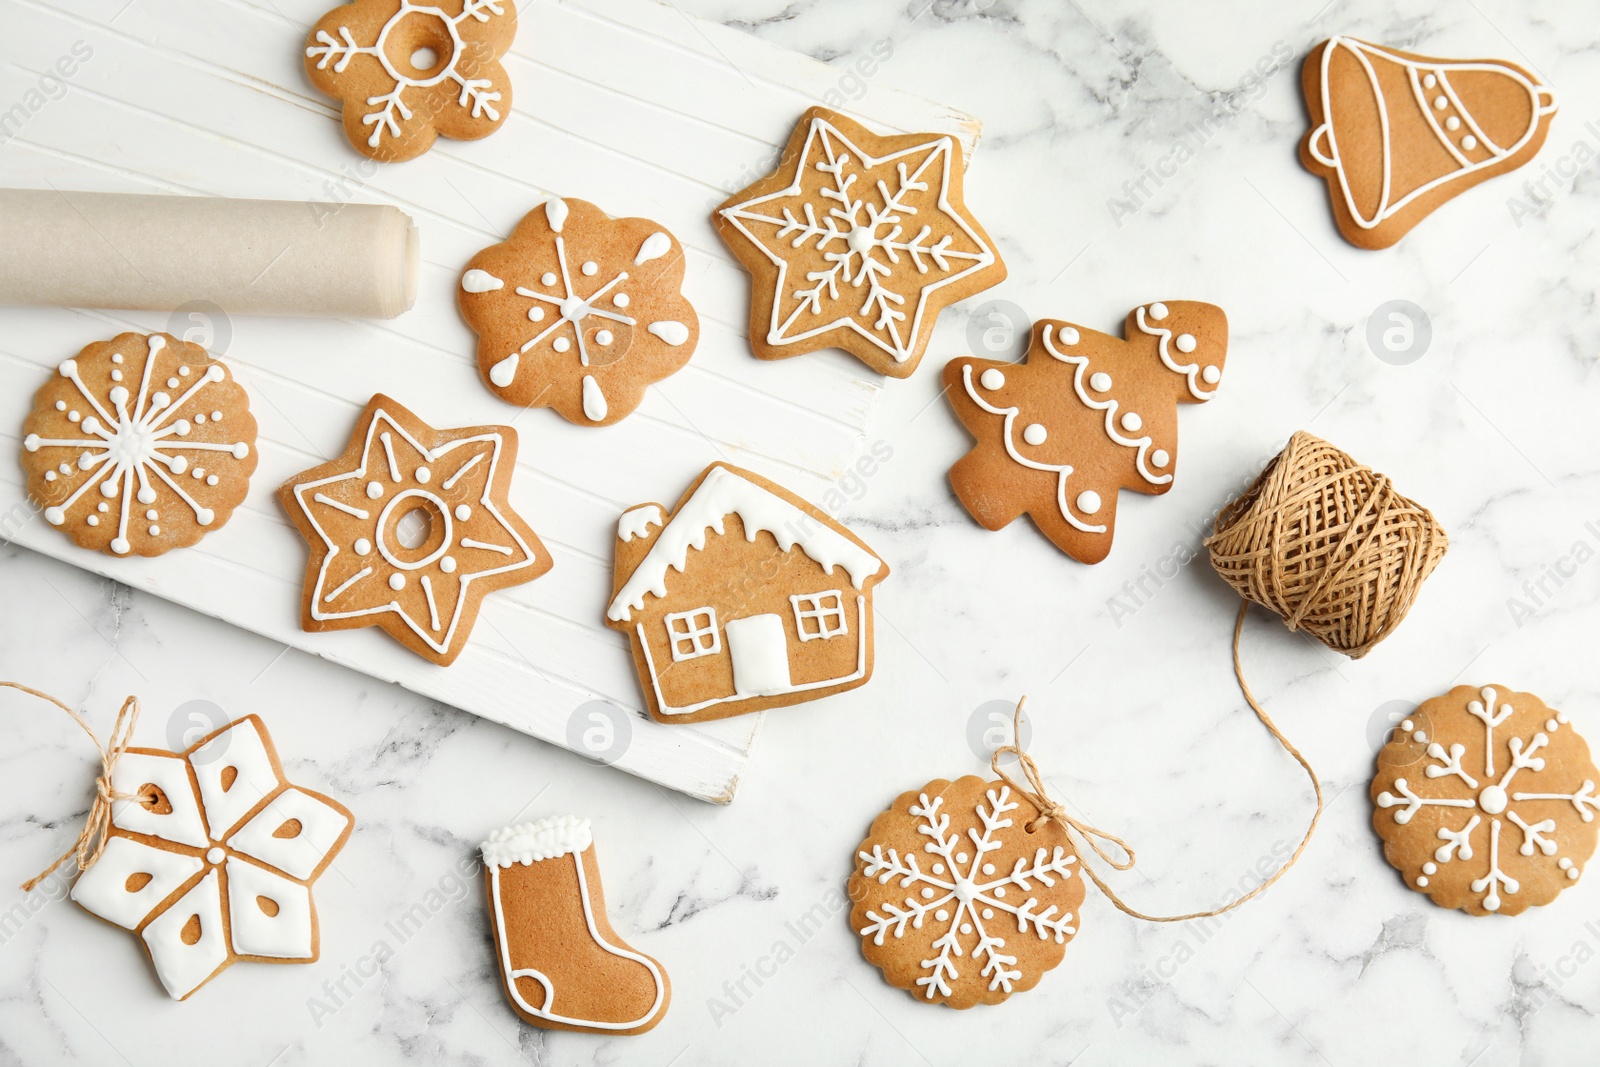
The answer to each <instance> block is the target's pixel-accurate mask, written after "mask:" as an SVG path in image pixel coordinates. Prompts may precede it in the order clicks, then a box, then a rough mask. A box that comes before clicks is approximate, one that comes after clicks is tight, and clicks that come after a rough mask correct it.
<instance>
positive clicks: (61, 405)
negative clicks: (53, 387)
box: [56, 400, 67, 411]
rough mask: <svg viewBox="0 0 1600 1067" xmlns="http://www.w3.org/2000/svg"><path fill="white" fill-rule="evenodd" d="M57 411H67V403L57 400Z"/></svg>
mask: <svg viewBox="0 0 1600 1067" xmlns="http://www.w3.org/2000/svg"><path fill="white" fill-rule="evenodd" d="M56 410H57V411H65V410H67V402H66V401H65V400H57V401H56Z"/></svg>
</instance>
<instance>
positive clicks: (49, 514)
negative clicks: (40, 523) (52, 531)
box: [44, 508, 67, 526]
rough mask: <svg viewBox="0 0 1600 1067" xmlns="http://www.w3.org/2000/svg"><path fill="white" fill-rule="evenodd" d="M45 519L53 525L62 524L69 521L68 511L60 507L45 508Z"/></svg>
mask: <svg viewBox="0 0 1600 1067" xmlns="http://www.w3.org/2000/svg"><path fill="white" fill-rule="evenodd" d="M44 521H45V522H48V523H49V524H50V525H51V526H60V525H61V524H62V523H64V522H66V521H67V513H66V512H65V511H62V510H61V509H60V508H45V509H44Z"/></svg>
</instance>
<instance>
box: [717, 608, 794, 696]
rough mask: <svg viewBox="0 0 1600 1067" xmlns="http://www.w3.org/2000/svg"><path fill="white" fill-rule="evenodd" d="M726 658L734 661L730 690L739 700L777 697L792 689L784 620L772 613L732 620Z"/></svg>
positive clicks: (728, 630)
mask: <svg viewBox="0 0 1600 1067" xmlns="http://www.w3.org/2000/svg"><path fill="white" fill-rule="evenodd" d="M723 630H724V631H725V632H726V633H727V635H728V658H729V660H730V661H731V662H732V663H733V690H734V693H735V695H737V696H738V697H740V698H741V699H743V698H746V697H765V696H776V695H778V694H780V693H787V692H790V691H791V690H793V688H794V680H793V679H792V678H790V676H789V640H788V637H787V636H786V635H785V633H784V629H783V619H782V618H781V617H780V616H777V615H773V614H770V613H769V614H762V615H750V616H747V617H745V618H742V619H731V620H729V621H728V622H727V623H726V624H725V625H724V626H723Z"/></svg>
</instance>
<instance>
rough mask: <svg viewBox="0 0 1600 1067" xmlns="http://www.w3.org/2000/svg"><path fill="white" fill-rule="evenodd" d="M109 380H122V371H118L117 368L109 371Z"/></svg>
mask: <svg viewBox="0 0 1600 1067" xmlns="http://www.w3.org/2000/svg"><path fill="white" fill-rule="evenodd" d="M111 380H112V381H114V382H120V381H122V372H121V371H119V370H114V371H112V372H111Z"/></svg>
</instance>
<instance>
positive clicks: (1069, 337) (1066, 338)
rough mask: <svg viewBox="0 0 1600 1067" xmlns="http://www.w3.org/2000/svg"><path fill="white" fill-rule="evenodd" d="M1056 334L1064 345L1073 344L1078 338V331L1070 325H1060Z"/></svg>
mask: <svg viewBox="0 0 1600 1067" xmlns="http://www.w3.org/2000/svg"><path fill="white" fill-rule="evenodd" d="M1056 336H1057V337H1059V338H1061V343H1062V344H1064V345H1075V344H1077V343H1078V339H1079V338H1078V331H1077V330H1075V329H1073V328H1072V327H1071V326H1063V327H1061V330H1060V332H1059V333H1057V334H1056Z"/></svg>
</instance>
